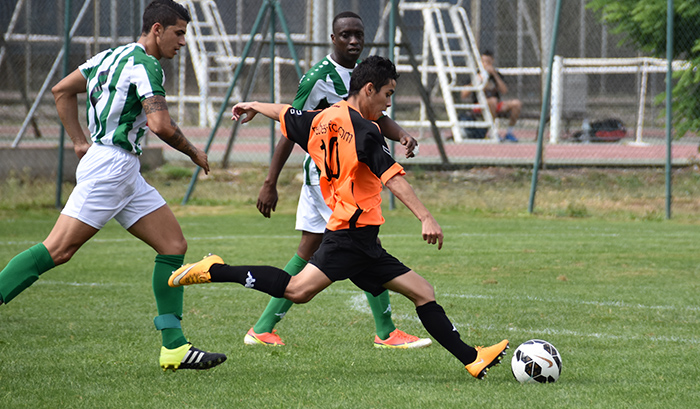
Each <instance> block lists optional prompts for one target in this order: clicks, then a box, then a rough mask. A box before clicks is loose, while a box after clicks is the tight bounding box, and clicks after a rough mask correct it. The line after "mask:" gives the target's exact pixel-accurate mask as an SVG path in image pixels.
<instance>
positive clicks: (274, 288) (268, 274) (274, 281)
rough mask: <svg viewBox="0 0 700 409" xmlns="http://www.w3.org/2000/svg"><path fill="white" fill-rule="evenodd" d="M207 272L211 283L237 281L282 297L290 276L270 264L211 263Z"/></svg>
mask: <svg viewBox="0 0 700 409" xmlns="http://www.w3.org/2000/svg"><path fill="white" fill-rule="evenodd" d="M209 273H210V274H211V282H212V283H238V284H242V285H243V286H244V287H246V288H253V289H255V290H258V291H262V292H264V293H267V294H270V295H271V296H273V297H277V298H282V297H284V290H285V289H286V288H287V284H289V280H290V279H291V278H292V276H290V275H289V274H287V272H286V271H284V270H282V269H281V268H277V267H272V266H229V265H228V264H213V265H212V266H211V267H210V268H209Z"/></svg>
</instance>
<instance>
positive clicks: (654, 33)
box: [588, 0, 700, 136]
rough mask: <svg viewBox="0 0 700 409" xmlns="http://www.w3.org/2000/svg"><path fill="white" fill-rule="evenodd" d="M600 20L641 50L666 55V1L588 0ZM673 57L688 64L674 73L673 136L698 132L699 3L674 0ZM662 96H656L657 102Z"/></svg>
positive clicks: (699, 97)
mask: <svg viewBox="0 0 700 409" xmlns="http://www.w3.org/2000/svg"><path fill="white" fill-rule="evenodd" d="M588 7H590V8H592V9H594V10H596V11H598V12H599V14H600V17H601V19H602V21H604V22H605V23H607V24H609V25H611V26H612V27H613V31H614V32H616V33H621V34H623V35H624V36H625V40H626V41H629V42H632V43H633V44H636V45H637V46H638V47H640V49H642V50H643V51H646V52H649V53H651V54H652V55H654V56H656V57H659V58H666V48H667V47H666V15H667V12H666V10H667V0H591V2H590V3H588ZM673 18H674V20H673V29H674V30H673V57H674V59H675V58H680V59H684V60H687V61H688V63H689V64H690V67H689V68H688V69H686V70H682V71H676V72H674V78H675V79H676V81H677V82H676V85H675V86H674V88H673V110H674V125H675V127H676V131H677V135H678V136H683V135H685V134H686V133H687V132H688V131H693V132H696V133H697V132H700V2H698V1H697V0H675V1H674V17H673ZM663 98H665V97H664V96H660V97H659V98H658V99H657V103H658V102H661V101H662V100H663Z"/></svg>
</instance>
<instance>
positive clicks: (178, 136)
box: [164, 118, 197, 157]
mask: <svg viewBox="0 0 700 409" xmlns="http://www.w3.org/2000/svg"><path fill="white" fill-rule="evenodd" d="M170 125H172V126H173V128H175V133H173V135H172V136H171V137H170V138H168V139H167V140H165V139H164V140H165V142H166V143H167V144H168V145H170V146H172V147H173V148H175V149H177V150H179V151H180V152H182V153H184V154H185V155H187V156H189V157H193V156H194V155H195V154H196V153H197V148H195V147H194V145H192V143H191V142H190V141H189V140H188V139H187V138H186V137H185V135H184V134H183V133H182V131H181V130H180V127H179V126H177V124H176V123H175V121H173V120H172V118H171V119H170Z"/></svg>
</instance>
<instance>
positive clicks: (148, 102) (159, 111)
mask: <svg viewBox="0 0 700 409" xmlns="http://www.w3.org/2000/svg"><path fill="white" fill-rule="evenodd" d="M142 104H143V110H144V112H145V113H146V117H147V118H148V128H149V129H150V130H151V131H152V132H153V133H154V134H156V135H157V136H158V137H159V138H160V139H162V140H163V142H165V143H167V144H168V145H170V146H172V147H173V148H175V149H177V150H178V151H180V152H182V153H184V154H185V155H187V156H189V157H190V159H192V162H194V164H195V165H197V166H199V167H201V168H202V169H204V173H209V161H208V158H207V154H206V153H204V151H201V150H199V149H197V147H195V146H194V145H193V144H192V142H190V141H189V140H188V139H187V138H186V137H185V135H184V134H183V133H182V130H181V129H180V127H179V126H177V124H176V123H175V121H173V119H172V118H171V117H170V114H169V113H168V105H167V104H166V102H165V98H164V97H163V96H161V95H154V96H152V97H149V98H146V99H145V100H144V101H143V103H142Z"/></svg>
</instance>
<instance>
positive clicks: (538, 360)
mask: <svg viewBox="0 0 700 409" xmlns="http://www.w3.org/2000/svg"><path fill="white" fill-rule="evenodd" d="M510 369H511V370H512V371H513V376H514V377H515V379H517V380H518V382H520V383H537V382H539V383H549V382H556V380H557V379H559V375H560V374H561V355H559V351H557V349H556V348H554V345H552V344H550V343H549V342H547V341H542V340H541V339H531V340H529V341H525V342H523V343H522V344H520V346H519V347H518V348H517V349H516V350H515V352H514V353H513V359H511V361H510Z"/></svg>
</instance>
